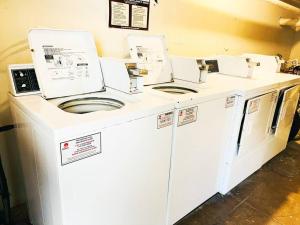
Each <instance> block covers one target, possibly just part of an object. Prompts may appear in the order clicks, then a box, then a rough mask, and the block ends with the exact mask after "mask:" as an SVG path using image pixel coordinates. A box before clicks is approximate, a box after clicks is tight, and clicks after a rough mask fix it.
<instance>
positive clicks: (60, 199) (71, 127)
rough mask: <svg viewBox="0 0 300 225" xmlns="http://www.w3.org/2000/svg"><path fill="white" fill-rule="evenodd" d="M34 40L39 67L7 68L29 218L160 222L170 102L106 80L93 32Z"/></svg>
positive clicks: (78, 223)
mask: <svg viewBox="0 0 300 225" xmlns="http://www.w3.org/2000/svg"><path fill="white" fill-rule="evenodd" d="M29 41H30V47H31V50H32V52H33V61H34V67H35V70H34V69H33V67H32V66H26V65H25V66H24V65H18V66H10V68H9V70H10V74H11V79H12V83H13V84H14V85H13V91H12V93H13V94H15V95H16V96H13V95H11V97H10V100H11V109H12V113H13V116H14V120H15V123H16V125H17V129H16V131H17V137H18V144H19V147H20V156H21V161H22V168H23V172H24V178H25V184H26V193H27V199H28V209H29V214H30V220H31V223H32V224H35V225H58V224H59V225H83V224H88V225H99V224H106V225H141V224H143V225H164V224H165V220H166V211H167V195H168V180H169V169H170V155H171V145H172V129H173V128H172V123H170V122H168V123H165V122H164V121H163V118H164V116H166V115H173V113H174V112H173V110H174V104H171V103H170V101H165V100H164V99H161V98H157V97H155V96H148V97H147V98H146V97H145V96H146V95H144V97H143V98H142V99H141V98H139V97H138V96H135V95H127V94H123V93H120V92H117V91H114V90H108V89H105V87H104V85H103V77H102V72H101V69H100V65H99V61H98V58H97V52H96V47H95V45H94V41H93V38H92V36H91V35H90V34H89V33H87V32H79V31H56V30H32V31H31V32H30V33H29ZM35 72H36V76H37V79H36V76H35ZM39 86H40V87H41V90H40V92H39ZM39 93H40V94H39Z"/></svg>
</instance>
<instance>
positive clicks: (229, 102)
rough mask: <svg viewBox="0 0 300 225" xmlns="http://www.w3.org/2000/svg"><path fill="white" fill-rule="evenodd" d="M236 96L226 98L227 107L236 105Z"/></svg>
mask: <svg viewBox="0 0 300 225" xmlns="http://www.w3.org/2000/svg"><path fill="white" fill-rule="evenodd" d="M235 100H236V96H229V97H227V98H226V103H225V108H231V107H233V106H234V105H235Z"/></svg>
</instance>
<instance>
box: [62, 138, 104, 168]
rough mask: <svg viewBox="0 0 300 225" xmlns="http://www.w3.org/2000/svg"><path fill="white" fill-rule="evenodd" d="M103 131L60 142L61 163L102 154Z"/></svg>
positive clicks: (65, 163) (64, 163)
mask: <svg viewBox="0 0 300 225" xmlns="http://www.w3.org/2000/svg"><path fill="white" fill-rule="evenodd" d="M101 152H102V149H101V133H95V134H91V135H87V136H84V137H79V138H76V139H73V140H68V141H64V142H61V143H60V153H61V165H62V166H64V165H67V164H70V163H73V162H76V161H79V160H82V159H85V158H89V157H92V156H95V155H98V154H101Z"/></svg>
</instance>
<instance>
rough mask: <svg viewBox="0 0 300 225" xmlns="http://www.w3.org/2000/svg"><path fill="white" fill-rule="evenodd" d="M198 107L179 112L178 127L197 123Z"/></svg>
mask: <svg viewBox="0 0 300 225" xmlns="http://www.w3.org/2000/svg"><path fill="white" fill-rule="evenodd" d="M197 113H198V106H195V107H191V108H187V109H182V110H179V114H178V127H179V126H184V125H186V124H189V123H193V122H196V121H197Z"/></svg>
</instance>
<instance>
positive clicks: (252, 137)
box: [237, 92, 277, 155]
mask: <svg viewBox="0 0 300 225" xmlns="http://www.w3.org/2000/svg"><path fill="white" fill-rule="evenodd" d="M276 97H277V92H271V93H267V94H264V95H261V96H258V97H255V98H252V99H249V100H248V101H246V103H245V108H244V116H243V119H242V122H241V127H240V132H239V137H238V145H237V146H238V154H239V155H241V154H246V153H249V152H251V151H254V150H255V149H257V146H259V145H261V144H262V143H263V141H264V140H266V138H267V137H268V135H269V128H270V119H271V117H272V115H273V113H274V107H273V105H274V104H275V101H276Z"/></svg>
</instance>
